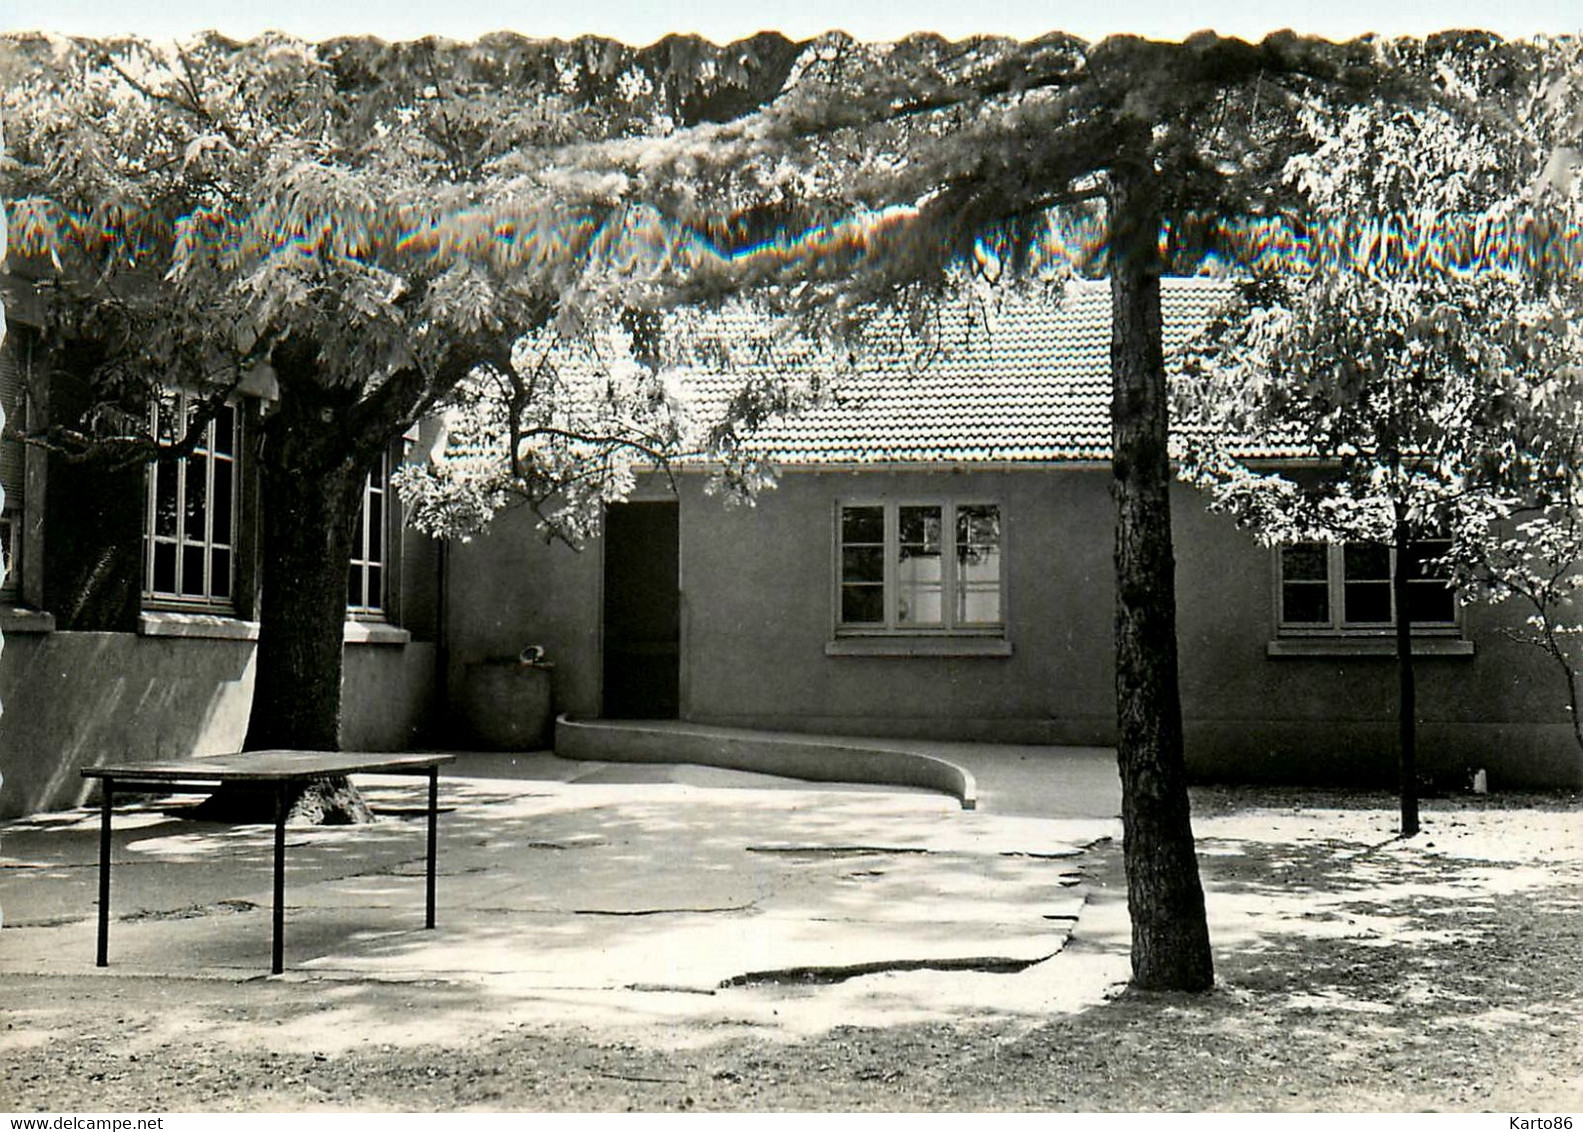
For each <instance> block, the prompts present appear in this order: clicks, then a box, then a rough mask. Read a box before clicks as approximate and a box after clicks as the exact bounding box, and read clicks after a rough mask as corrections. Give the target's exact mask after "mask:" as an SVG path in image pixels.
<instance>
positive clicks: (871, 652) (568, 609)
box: [445, 280, 1583, 787]
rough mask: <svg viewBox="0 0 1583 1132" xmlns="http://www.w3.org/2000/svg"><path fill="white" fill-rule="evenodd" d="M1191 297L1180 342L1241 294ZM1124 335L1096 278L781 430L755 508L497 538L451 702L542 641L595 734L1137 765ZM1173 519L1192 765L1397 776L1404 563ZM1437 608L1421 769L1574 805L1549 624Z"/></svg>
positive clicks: (653, 512)
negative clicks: (1130, 699)
mask: <svg viewBox="0 0 1583 1132" xmlns="http://www.w3.org/2000/svg"><path fill="white" fill-rule="evenodd" d="M1166 284H1167V285H1166V287H1165V290H1164V299H1163V302H1164V315H1165V327H1166V337H1167V343H1166V345H1167V349H1168V350H1169V348H1170V347H1171V346H1172V345H1174V344H1175V343H1176V342H1179V341H1181V340H1182V339H1183V338H1185V337H1186V336H1187V335H1189V334H1191V333H1193V332H1195V331H1196V330H1197V328H1199V327H1200V326H1202V325H1203V324H1204V323H1205V322H1206V321H1207V320H1208V318H1209V317H1210V315H1211V314H1212V312H1213V311H1214V310H1215V309H1216V308H1217V307H1218V306H1219V305H1220V304H1221V303H1222V302H1223V301H1224V299H1225V297H1226V292H1227V286H1228V285H1227V284H1225V283H1223V282H1217V281H1213V280H1167V281H1166ZM1109 338H1110V306H1109V294H1108V288H1107V287H1106V286H1105V284H1103V283H1083V282H1077V283H1073V284H1072V285H1071V286H1069V287H1068V289H1067V293H1066V296H1065V300H1064V301H1063V302H1062V303H1061V304H1060V305H1059V306H1058V307H1056V306H1053V305H1052V304H1049V303H1040V302H1034V303H1029V304H1026V305H1020V306H1019V305H1012V306H1010V307H1008V308H1007V309H1006V310H1005V311H1003V312H1002V314H1001V317H1000V318H999V320H998V323H997V324H996V325H995V326H994V327H993V328H992V329H991V330H990V331H989V332H984V331H983V330H980V331H978V332H975V333H972V334H967V335H960V334H957V335H953V334H952V333H950V332H949V331H948V332H946V333H944V334H942V336H941V339H940V351H939V353H938V355H937V356H935V357H933V358H932V359H931V360H929V361H928V363H927V364H925V365H921V366H920V367H919V368H918V369H917V370H916V372H913V373H911V374H909V375H907V376H905V377H902V378H898V377H897V376H896V375H895V374H894V373H891V372H885V373H876V374H871V375H868V376H858V377H856V378H854V379H853V380H851V381H849V382H848V383H846V384H845V385H844V386H843V387H842V392H841V395H840V396H839V398H838V399H836V400H835V401H834V402H833V403H831V404H829V405H826V406H824V407H822V408H818V409H815V410H813V411H811V412H809V413H807V414H805V415H801V416H798V417H796V418H794V419H790V420H787V421H785V422H783V423H781V424H779V425H778V426H776V427H773V428H771V429H769V430H767V431H766V432H765V433H763V434H762V435H761V436H760V437H759V438H758V441H757V443H758V444H759V445H760V446H761V448H762V450H763V451H764V452H765V453H766V454H767V455H769V456H771V457H772V458H773V459H774V461H775V462H776V464H777V465H778V467H779V468H780V476H779V482H778V486H776V487H775V488H774V490H771V491H767V492H764V493H763V494H762V495H761V496H759V498H758V499H757V502H756V504H755V505H754V506H752V507H746V508H745V507H727V506H725V505H723V503H722V501H721V499H720V498H719V497H718V496H716V495H713V494H711V493H709V491H708V490H707V482H708V476H707V475H706V474H705V473H704V472H703V471H702V470H699V471H696V472H692V473H689V472H686V471H684V472H683V473H681V474H680V475H674V476H667V477H654V478H653V479H652V480H651V481H650V482H649V483H647V484H646V485H645V486H644V487H643V488H642V489H641V490H640V491H639V492H638V493H637V494H636V495H635V496H633V497H632V499H631V500H630V501H629V502H626V503H622V504H619V505H616V506H613V507H611V508H610V509H609V512H608V522H607V524H606V529H605V531H604V534H603V537H602V538H601V539H600V540H598V541H597V542H595V543H593V544H591V545H589V546H587V547H585V548H583V549H582V550H581V551H573V550H570V549H568V548H567V547H565V546H564V545H560V544H547V543H545V541H544V540H543V539H542V538H541V537H540V536H539V534H538V533H537V532H536V531H535V530H534V526H533V523H532V521H531V519H530V518H529V517H528V516H526V515H523V514H515V515H512V514H508V515H506V516H504V517H502V518H501V519H498V520H497V521H496V523H495V525H494V527H493V528H492V529H491V530H490V531H489V532H488V533H486V534H485V535H483V536H482V537H480V538H478V539H475V540H474V541H472V542H470V543H467V544H465V545H460V546H456V547H454V548H453V550H452V552H451V557H450V563H449V567H448V574H447V602H446V614H445V616H446V625H447V640H448V642H449V652H450V664H451V668H452V673H453V680H456V679H459V678H462V675H463V674H464V673H465V672H466V671H467V669H468V666H469V665H473V666H477V665H480V664H484V663H487V662H488V661H489V660H490V659H491V658H506V657H512V656H515V655H517V653H518V652H519V651H520V650H521V649H523V648H524V647H526V646H540V647H542V648H543V650H544V653H545V655H546V657H547V658H548V659H549V660H551V661H552V662H553V663H554V665H555V668H554V701H555V704H556V707H557V709H558V710H560V711H562V712H565V713H568V714H570V715H571V716H574V717H583V718H595V717H616V718H674V719H679V720H683V721H690V722H692V723H698V724H709V725H723V726H735V727H745V728H754V729H769V730H774V731H788V732H805V733H823V734H836V735H870V736H875V735H878V736H899V737H920V736H922V737H933V738H944V739H956V740H978V741H988V742H1017V743H1040V744H1083V745H1092V744H1110V743H1113V742H1114V737H1115V706H1114V684H1113V681H1114V664H1113V635H1112V616H1113V607H1114V599H1113V595H1114V581H1113V573H1114V567H1113V563H1112V545H1113V533H1112V528H1113V523H1114V518H1113V509H1112V504H1111V498H1110V467H1109V463H1108V452H1109V436H1110V425H1109V402H1110V378H1109V372H1110V371H1109ZM703 380H704V381H706V382H707V381H708V380H709V379H703ZM1272 455H1273V453H1272ZM1172 504H1173V526H1174V537H1175V550H1176V561H1177V573H1176V578H1177V607H1178V635H1179V641H1180V653H1181V661H1180V674H1181V685H1182V702H1183V712H1184V717H1185V725H1186V735H1187V752H1188V761H1189V767H1190V770H1191V772H1192V773H1193V774H1194V775H1195V776H1197V777H1198V778H1200V779H1220V780H1239V779H1241V780H1247V779H1260V780H1266V781H1289V782H1327V783H1374V784H1385V783H1388V782H1390V781H1391V780H1392V776H1393V775H1394V773H1395V742H1396V740H1395V736H1396V722H1395V718H1396V717H1395V712H1396V681H1395V678H1394V670H1393V660H1392V658H1393V655H1394V610H1393V608H1392V600H1393V599H1392V596H1391V588H1390V584H1389V578H1390V567H1391V553H1390V551H1389V549H1388V548H1386V547H1376V546H1367V545H1349V546H1325V545H1317V544H1308V545H1300V546H1295V547H1287V548H1281V549H1270V548H1266V547H1262V546H1260V545H1258V543H1257V542H1256V541H1255V540H1254V539H1253V537H1252V536H1251V535H1249V534H1247V533H1245V532H1243V531H1239V530H1238V529H1237V528H1236V527H1235V525H1234V524H1233V523H1232V522H1231V521H1230V520H1229V519H1227V518H1225V517H1223V516H1220V515H1215V514H1211V513H1210V512H1209V511H1207V510H1206V508H1205V506H1204V501H1203V500H1202V498H1201V497H1200V496H1199V495H1198V493H1197V492H1195V491H1194V490H1193V489H1192V488H1190V487H1188V486H1186V485H1178V486H1177V487H1176V488H1175V491H1174V496H1173V499H1172ZM1425 549H1426V551H1430V552H1433V550H1434V548H1433V547H1432V546H1428V547H1426V548H1425ZM1414 587H1415V593H1414V600H1415V609H1414V622H1415V636H1414V653H1415V657H1416V658H1417V661H1418V684H1419V692H1418V697H1419V716H1420V726H1419V736H1420V747H1421V749H1420V755H1419V759H1420V765H1421V766H1422V767H1423V768H1424V770H1425V772H1426V773H1427V774H1429V775H1431V776H1433V777H1434V778H1435V779H1437V780H1438V781H1439V782H1440V783H1441V784H1443V785H1445V786H1448V787H1456V786H1463V785H1465V784H1466V781H1467V779H1468V777H1469V776H1470V775H1471V774H1472V773H1473V772H1474V771H1476V770H1478V769H1484V770H1485V771H1486V772H1487V776H1488V779H1489V781H1490V782H1491V783H1492V784H1494V785H1495V786H1496V787H1512V786H1518V785H1524V786H1539V785H1560V784H1576V783H1578V782H1579V781H1580V767H1583V755H1580V752H1579V751H1578V749H1577V746H1576V745H1575V742H1574V740H1573V737H1572V733H1571V729H1570V725H1569V722H1568V717H1567V712H1566V707H1565V701H1566V695H1565V690H1564V688H1562V687H1561V686H1560V685H1559V684H1558V677H1557V675H1556V673H1555V672H1554V670H1553V669H1552V668H1551V667H1549V663H1550V662H1548V661H1547V660H1545V658H1544V657H1543V656H1542V655H1541V654H1540V653H1539V652H1538V650H1537V649H1534V648H1532V647H1531V646H1527V645H1525V644H1521V643H1518V642H1515V641H1513V640H1511V639H1509V638H1508V637H1507V636H1506V635H1504V633H1503V631H1502V630H1504V629H1509V628H1513V627H1516V626H1518V625H1519V624H1520V620H1521V612H1520V611H1519V610H1517V609H1516V608H1515V607H1511V608H1503V607H1488V606H1469V607H1459V606H1458V604H1457V602H1456V600H1455V598H1454V595H1453V594H1452V592H1451V591H1450V589H1449V588H1448V587H1447V586H1446V585H1445V584H1444V582H1442V581H1439V580H1437V579H1435V578H1434V577H1426V578H1424V579H1422V580H1420V581H1418V582H1415V583H1414ZM483 595H488V598H487V600H485V599H484V598H483Z"/></svg>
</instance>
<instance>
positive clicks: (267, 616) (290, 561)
mask: <svg viewBox="0 0 1583 1132" xmlns="http://www.w3.org/2000/svg"><path fill="white" fill-rule="evenodd" d="M265 452H266V455H265V458H264V461H263V476H262V486H263V499H264V503H263V524H262V528H263V547H264V553H263V570H262V574H261V583H262V592H261V594H260V601H259V629H258V660H257V665H256V670H255V673H254V678H253V679H254V683H253V711H252V715H251V717H250V718H249V720H248V725H247V739H246V740H245V741H244V743H243V748H244V749H245V750H249V751H258V750H268V749H273V748H294V749H298V750H313V751H334V750H338V749H339V748H340V744H341V647H342V625H343V624H344V622H345V621H346V574H347V565H348V563H349V562H350V560H351V554H352V524H353V523H354V522H355V520H356V513H355V511H354V508H355V507H356V506H357V505H358V504H359V502H360V495H359V488H360V487H361V485H362V476H361V475H358V474H355V473H354V472H353V471H351V470H350V469H345V468H339V469H334V470H331V471H327V470H324V469H322V468H320V469H311V468H302V467H297V466H292V465H291V464H289V463H285V462H283V461H278V460H271V459H270V458H269V455H268V446H266V449H265Z"/></svg>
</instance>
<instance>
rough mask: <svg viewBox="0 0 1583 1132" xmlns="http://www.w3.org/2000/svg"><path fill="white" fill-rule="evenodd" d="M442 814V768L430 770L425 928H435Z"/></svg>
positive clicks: (431, 768)
mask: <svg viewBox="0 0 1583 1132" xmlns="http://www.w3.org/2000/svg"><path fill="white" fill-rule="evenodd" d="M439 813H440V768H439V767H430V768H429V871H428V890H427V892H426V894H425V895H426V899H425V903H424V918H423V926H424V927H425V928H432V927H433V926H434V850H435V843H436V840H437V837H436V831H437V825H438V822H439Z"/></svg>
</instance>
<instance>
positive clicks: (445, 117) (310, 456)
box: [0, 35, 797, 748]
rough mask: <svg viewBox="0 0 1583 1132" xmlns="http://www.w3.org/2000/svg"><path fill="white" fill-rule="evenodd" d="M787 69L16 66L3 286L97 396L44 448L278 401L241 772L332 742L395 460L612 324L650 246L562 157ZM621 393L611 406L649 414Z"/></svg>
mask: <svg viewBox="0 0 1583 1132" xmlns="http://www.w3.org/2000/svg"><path fill="white" fill-rule="evenodd" d="M796 54H797V49H796V46H795V45H794V44H791V43H789V42H788V41H786V40H784V39H782V38H780V37H778V36H772V35H766V36H760V37H757V38H755V39H752V40H745V41H743V42H741V43H739V44H735V45H731V46H729V47H724V48H721V47H715V46H712V45H709V44H706V43H703V42H701V41H698V40H694V39H680V38H678V39H671V40H666V41H663V42H661V43H658V44H655V45H653V46H652V47H649V48H644V49H641V50H640V49H632V48H627V47H623V46H621V45H619V44H614V43H610V42H606V41H602V40H592V39H590V40H582V41H578V42H574V43H559V42H536V41H530V40H526V39H522V38H520V37H516V36H506V35H501V36H493V37H489V38H486V39H484V40H480V41H479V42H478V43H475V44H454V43H447V42H442V41H433V40H425V41H419V42H415V43H408V44H396V45H388V44H384V43H381V42H378V41H374V40H366V39H345V40H335V41H330V42H327V43H324V44H320V45H310V44H305V43H301V42H297V41H294V40H291V39H287V38H283V37H280V36H266V37H263V38H260V39H258V40H255V41H253V42H251V43H246V44H238V43H233V42H230V41H227V40H225V39H222V38H220V37H216V36H208V37H204V38H200V39H197V40H193V41H191V42H187V43H183V44H180V45H171V46H156V45H154V44H151V43H147V42H143V41H139V40H135V39H126V40H115V41H89V40H69V39H62V38H52V37H40V36H11V37H7V38H6V39H5V40H4V41H3V42H0V72H3V77H4V87H5V94H4V106H3V109H4V114H5V118H6V122H7V126H8V128H9V130H10V142H11V145H10V147H9V149H8V152H7V155H6V159H5V162H6V163H5V166H4V176H5V181H6V187H7V191H8V196H9V197H10V198H11V200H12V206H11V221H12V233H11V235H12V240H11V261H10V265H11V268H12V270H14V271H17V272H19V273H21V274H23V275H25V276H27V277H29V278H31V279H33V280H35V281H36V289H37V292H38V294H39V296H40V298H41V300H42V308H43V310H44V322H45V326H44V332H45V336H46V342H48V343H50V344H53V345H56V346H61V347H64V346H65V345H67V344H70V345H72V346H73V347H74V355H73V359H74V364H75V365H76V367H77V368H79V369H80V370H83V371H84V372H83V373H82V374H80V375H79V376H82V377H84V378H85V379H86V380H87V382H88V384H89V386H90V391H91V396H90V397H89V398H88V400H89V401H90V404H89V405H88V406H87V407H86V408H85V409H84V411H83V412H82V413H80V414H77V415H75V416H74V417H73V419H70V420H61V419H57V420H56V421H55V422H54V423H53V424H51V425H50V426H49V428H48V431H47V432H45V433H43V434H42V435H40V436H37V437H35V438H34V439H35V440H37V441H39V442H42V443H46V444H48V445H50V446H52V447H54V448H55V449H57V450H58V451H61V452H63V453H65V454H66V455H68V456H69V457H71V458H73V459H79V460H89V461H100V462H103V463H105V464H106V465H109V466H118V467H136V466H137V465H139V464H141V463H142V462H144V461H147V460H150V459H170V458H175V457H179V456H182V455H184V454H185V453H186V452H188V451H190V450H191V447H192V445H193V444H194V443H195V441H196V438H197V436H198V435H199V434H200V431H201V429H202V427H203V426H204V425H205V424H206V422H207V418H208V417H209V416H211V415H213V414H214V413H215V412H216V411H218V408H219V406H220V405H221V404H222V403H223V402H224V401H225V400H227V399H229V398H233V397H235V396H236V395H237V394H238V393H239V392H259V391H267V392H268V393H269V394H270V395H271V399H270V404H269V408H268V411H267V412H265V413H264V414H263V418H262V425H261V429H260V433H261V435H260V436H258V437H257V440H258V446H257V448H256V450H255V455H256V457H257V463H258V467H259V468H260V470H261V472H262V479H263V485H264V488H263V493H262V509H263V514H262V523H261V526H262V531H263V539H264V542H265V543H266V545H267V546H268V547H269V553H267V554H266V555H265V556H264V559H263V563H264V578H263V584H262V606H261V609H260V621H261V630H260V641H259V654H258V677H257V680H256V682H255V699H254V711H253V713H252V722H251V725H250V729H249V735H248V740H247V743H248V745H249V746H289V747H310V748H311V747H321V748H322V747H334V746H335V745H336V744H337V742H338V712H339V686H340V680H339V672H340V634H341V621H342V619H343V617H344V605H345V592H344V590H345V570H346V559H347V555H348V554H349V541H350V529H351V519H352V518H353V517H354V515H355V511H354V508H355V506H356V505H357V501H358V499H359V493H360V488H361V483H362V479H363V476H364V473H365V471H366V469H367V468H368V467H369V466H370V465H371V464H372V463H373V462H374V461H375V459H376V458H377V456H378V455H379V453H380V452H382V451H383V450H384V448H385V447H386V446H387V445H388V444H389V443H390V442H391V441H392V440H393V439H394V438H395V437H397V436H399V435H400V434H401V433H402V432H403V430H405V429H406V428H407V427H408V426H409V425H410V424H411V422H413V421H414V420H416V419H417V418H418V417H419V416H421V415H422V414H424V413H426V412H428V411H430V410H431V409H432V408H434V407H435V406H436V405H437V404H438V403H439V402H440V401H441V400H442V399H444V398H445V397H447V396H448V395H449V394H450V393H451V391H452V390H453V389H455V388H456V387H457V385H458V384H459V383H460V382H462V381H463V380H464V379H468V378H469V376H470V375H481V376H480V377H479V380H491V379H493V380H497V381H504V382H507V383H511V382H514V381H517V380H518V379H519V377H520V376H521V375H518V374H517V373H516V371H515V370H514V369H513V365H512V362H513V350H514V344H515V343H516V342H517V341H518V340H519V339H521V338H523V337H524V336H528V335H534V334H546V333H552V334H553V333H558V334H563V335H568V336H577V335H581V334H583V333H585V332H586V331H588V330H589V329H590V328H598V327H601V326H608V325H611V324H613V323H615V322H616V321H618V319H619V317H620V315H621V314H622V313H623V306H624V298H623V296H622V294H620V293H619V291H618V290H617V289H616V288H615V287H614V282H613V281H614V280H616V279H618V278H619V277H620V276H621V275H622V261H623V257H625V258H626V259H627V260H629V261H631V260H634V259H635V258H638V257H639V253H643V254H646V252H647V249H646V245H645V244H644V243H643V241H644V240H645V238H646V233H645V232H644V231H642V230H640V229H634V227H633V225H632V224H630V223H628V217H627V214H626V213H625V212H624V210H623V208H622V207H621V202H620V201H619V199H618V194H615V193H613V192H612V190H611V185H610V183H609V180H608V178H606V177H602V176H599V175H586V174H585V172H584V171H581V170H578V169H577V168H574V167H571V166H568V165H567V164H566V163H564V162H563V161H562V159H561V155H562V154H563V153H564V151H565V150H566V149H567V148H568V147H571V146H573V145H577V144H583V143H586V142H587V141H588V140H589V139H619V138H629V137H636V136H653V135H658V134H664V133H667V132H673V131H675V130H677V129H678V128H681V127H684V126H686V125H688V124H690V123H696V122H700V121H710V120H715V119H718V118H729V117H731V116H733V115H736V114H740V113H742V112H744V111H746V110H749V109H751V108H753V107H755V106H757V105H758V104H759V103H760V102H761V101H762V100H763V99H765V98H767V97H768V96H769V95H771V94H773V92H774V91H776V90H777V89H778V88H779V86H780V84H781V83H782V81H783V80H784V77H785V75H786V74H787V72H788V69H789V68H790V67H791V65H792V63H793V62H794V60H795V58H796ZM629 376H632V377H633V379H634V380H633V383H631V384H630V387H628V388H624V389H623V390H622V391H621V397H620V398H618V400H617V401H616V402H612V403H610V404H608V405H607V407H612V406H613V407H614V409H615V410H617V411H625V410H627V409H628V408H630V407H631V405H632V404H633V403H634V401H633V400H631V399H636V400H637V401H641V400H642V399H643V398H644V397H645V396H647V395H648V393H649V389H648V388H647V387H645V383H644V382H642V381H641V380H638V378H637V375H635V374H631V373H629ZM173 387H174V388H181V389H183V390H184V391H186V392H187V393H188V394H189V395H197V396H198V397H199V398H200V400H201V403H202V406H203V407H202V409H201V410H200V411H199V412H198V413H196V414H194V416H193V419H192V421H191V422H190V425H191V427H190V428H189V430H188V431H187V434H186V436H185V437H176V438H170V439H169V440H166V439H163V438H161V437H159V436H157V435H155V434H154V433H153V432H152V431H151V429H150V427H149V413H148V410H147V406H148V404H149V401H150V399H151V398H153V397H155V396H157V395H158V392H159V390H161V389H168V388H173ZM563 394H566V395H568V396H569V397H570V398H571V400H572V401H573V402H578V398H577V396H576V395H575V391H571V390H568V389H567V388H566V387H565V386H564V385H556V384H553V383H550V384H544V385H538V386H534V387H533V388H532V390H531V395H532V397H533V398H540V397H542V398H553V397H558V396H561V395H563ZM629 398H630V399H629ZM578 404H579V406H580V408H579V410H578V411H579V412H581V411H582V410H583V409H588V408H590V407H591V406H589V405H587V404H586V403H584V402H578ZM533 410H534V412H537V413H541V414H542V415H543V416H544V417H545V419H552V420H554V419H563V417H564V414H563V412H562V410H561V409H559V408H555V407H547V406H545V405H544V404H542V403H540V402H539V401H537V400H535V401H534V404H533ZM557 414H562V415H561V416H558V415H557ZM577 425H578V427H583V428H598V429H600V430H603V431H608V430H606V429H605V425H604V422H596V421H592V420H589V419H587V418H586V414H584V415H583V416H579V417H578V418H577ZM624 427H625V425H623V428H624ZM644 435H645V436H648V435H649V433H648V432H645V433H644ZM576 470H577V472H578V474H579V475H581V474H582V473H583V472H585V471H586V470H587V469H585V468H583V467H582V466H581V465H579V466H578V467H577V469H576ZM610 474H611V476H613V477H614V478H615V482H616V484H617V486H619V482H620V475H621V472H620V467H619V464H613V465H612V466H611V469H610ZM599 494H600V493H599V492H597V491H586V490H585V491H583V492H582V494H581V495H580V496H579V498H580V499H581V500H583V501H585V502H586V501H590V500H596V499H597V498H598V497H599Z"/></svg>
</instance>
